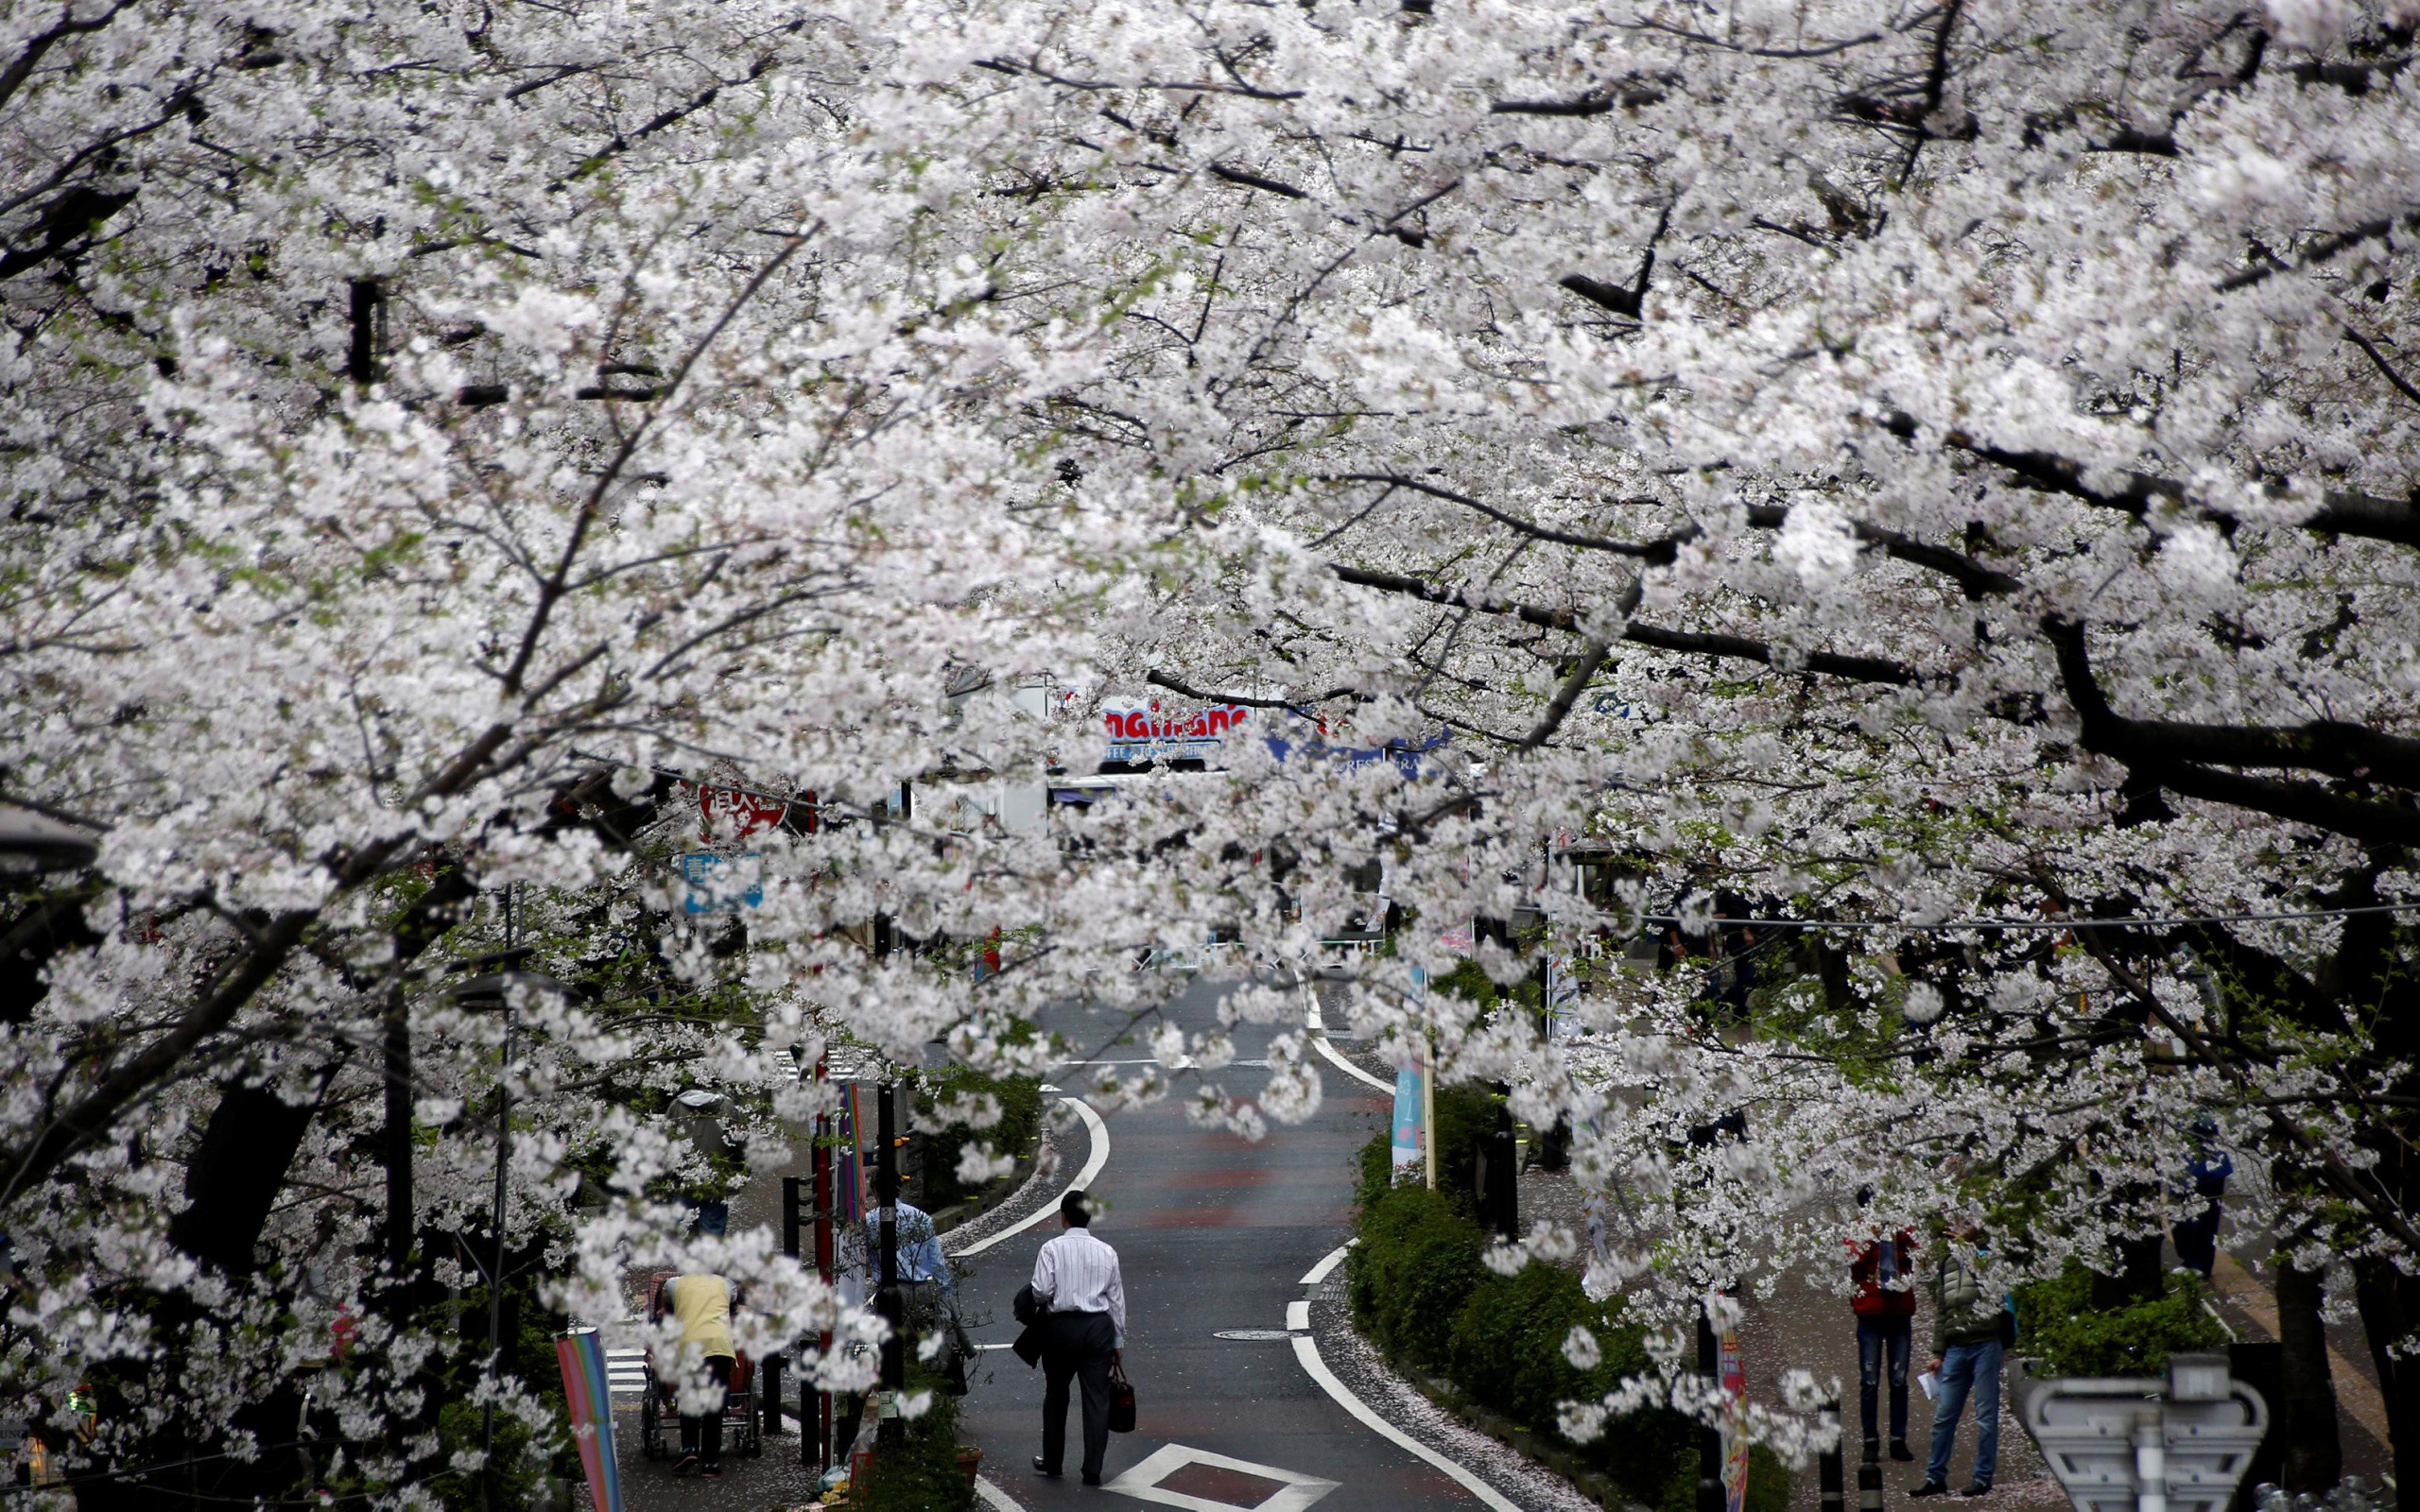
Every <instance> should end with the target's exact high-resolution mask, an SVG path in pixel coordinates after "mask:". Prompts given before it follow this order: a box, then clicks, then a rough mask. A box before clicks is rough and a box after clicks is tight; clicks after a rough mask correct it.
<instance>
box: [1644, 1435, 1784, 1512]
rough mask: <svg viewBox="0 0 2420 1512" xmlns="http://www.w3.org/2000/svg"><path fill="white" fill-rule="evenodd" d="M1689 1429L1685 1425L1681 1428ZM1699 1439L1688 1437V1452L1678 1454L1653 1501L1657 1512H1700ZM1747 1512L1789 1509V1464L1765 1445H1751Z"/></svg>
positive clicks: (1782, 1511)
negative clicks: (1698, 1509)
mask: <svg viewBox="0 0 2420 1512" xmlns="http://www.w3.org/2000/svg"><path fill="white" fill-rule="evenodd" d="M1679 1431H1680V1432H1687V1430H1686V1429H1685V1428H1684V1429H1681V1430H1679ZM1696 1448H1697V1439H1696V1437H1695V1436H1694V1435H1692V1436H1691V1437H1690V1438H1689V1441H1688V1450H1689V1452H1686V1453H1677V1452H1676V1453H1675V1455H1674V1457H1673V1461H1672V1470H1671V1474H1670V1477H1669V1478H1668V1480H1666V1481H1665V1483H1664V1486H1663V1489H1662V1490H1661V1491H1660V1492H1658V1493H1657V1494H1656V1495H1655V1496H1654V1497H1653V1498H1652V1499H1651V1502H1650V1504H1651V1505H1652V1506H1653V1507H1654V1508H1655V1512H1697V1505H1698V1457H1697V1453H1696ZM1746 1503H1747V1512H1789V1467H1788V1466H1786V1465H1784V1464H1783V1463H1782V1462H1781V1456H1780V1455H1778V1454H1776V1453H1774V1452H1772V1450H1770V1449H1767V1448H1766V1447H1765V1446H1764V1445H1762V1444H1751V1445H1749V1446H1748V1494H1747V1497H1746Z"/></svg>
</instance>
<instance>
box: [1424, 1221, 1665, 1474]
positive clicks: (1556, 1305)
mask: <svg viewBox="0 0 2420 1512" xmlns="http://www.w3.org/2000/svg"><path fill="white" fill-rule="evenodd" d="M1574 1326H1582V1327H1585V1328H1586V1329H1587V1330H1588V1331H1589V1332H1591V1333H1593V1334H1595V1335H1596V1336H1597V1344H1598V1348H1599V1351H1600V1353H1601V1354H1602V1358H1601V1359H1600V1360H1599V1362H1598V1364H1597V1366H1596V1367H1595V1368H1593V1369H1589V1370H1581V1369H1577V1368H1575V1367H1574V1366H1572V1364H1571V1362H1570V1361H1569V1360H1568V1359H1566V1358H1564V1352H1563V1344H1564V1339H1566V1338H1568V1337H1569V1336H1570V1334H1571V1331H1572V1329H1573V1327H1574ZM1448 1359H1449V1366H1450V1373H1451V1376H1452V1379H1453V1381H1454V1383H1455V1384H1456V1385H1458V1386H1460V1387H1461V1389H1462V1390H1463V1391H1465V1392H1467V1393H1468V1394H1469V1395H1470V1396H1471V1397H1472V1398H1473V1399H1474V1400H1478V1401H1483V1402H1485V1403H1487V1404H1488V1405H1489V1406H1490V1407H1491V1408H1493V1409H1494V1410H1495V1411H1497V1412H1500V1413H1502V1414H1504V1415H1505V1416H1506V1417H1511V1418H1513V1420H1514V1421H1516V1422H1519V1423H1521V1424H1523V1425H1525V1426H1527V1427H1530V1428H1535V1429H1540V1430H1544V1431H1547V1432H1555V1431H1556V1430H1555V1425H1556V1421H1557V1418H1558V1417H1559V1416H1560V1413H1561V1407H1562V1404H1563V1403H1564V1402H1565V1401H1575V1400H1576V1401H1588V1400H1596V1399H1598V1398H1600V1397H1602V1396H1604V1395H1605V1394H1606V1393H1607V1392H1609V1391H1612V1390H1613V1389H1614V1388H1615V1387H1616V1386H1617V1385H1619V1384H1620V1383H1622V1381H1623V1380H1624V1379H1626V1378H1628V1377H1631V1376H1635V1375H1641V1374H1644V1373H1646V1372H1647V1371H1648V1370H1649V1369H1650V1368H1651V1366H1650V1365H1649V1362H1648V1358H1647V1349H1646V1347H1645V1344H1644V1342H1643V1339H1642V1335H1641V1332H1640V1331H1639V1330H1638V1329H1637V1328H1635V1327H1634V1326H1632V1325H1630V1324H1628V1323H1626V1322H1624V1321H1622V1319H1621V1316H1620V1309H1619V1304H1615V1305H1614V1306H1613V1307H1610V1308H1609V1307H1607V1306H1605V1305H1604V1304H1601V1303H1598V1302H1592V1301H1590V1300H1589V1299H1588V1297H1587V1294H1586V1293H1584V1292H1582V1290H1581V1288H1580V1278H1579V1277H1577V1276H1575V1275H1573V1274H1572V1273H1571V1272H1569V1271H1566V1270H1562V1269H1559V1268H1557V1267H1555V1266H1551V1265H1542V1264H1530V1265H1529V1266H1526V1267H1524V1268H1523V1269H1522V1270H1521V1271H1520V1272H1519V1273H1518V1274H1516V1275H1513V1276H1497V1275H1495V1274H1494V1273H1493V1272H1491V1273H1489V1274H1488V1276H1487V1277H1486V1279H1485V1280H1482V1281H1481V1282H1480V1283H1479V1285H1478V1288H1477V1289H1476V1290H1474V1291H1473V1292H1472V1293H1471V1295H1470V1299H1469V1300H1468V1301H1466V1302H1464V1303H1463V1304H1462V1307H1461V1313H1460V1314H1458V1315H1457V1316H1456V1317H1455V1319H1454V1330H1453V1334H1452V1337H1451V1340H1450V1343H1449V1345H1448ZM1693 1442H1694V1440H1693V1439H1692V1438H1691V1437H1690V1435H1689V1429H1688V1424H1687V1423H1686V1421H1685V1420H1684V1419H1683V1418H1682V1417H1680V1416H1679V1415H1678V1414H1676V1413H1671V1412H1666V1411H1661V1410H1658V1411H1651V1412H1641V1413H1633V1414H1632V1415H1630V1416H1629V1417H1618V1418H1615V1419H1613V1420H1612V1421H1610V1422H1608V1423H1606V1424H1605V1431H1604V1433H1603V1435H1601V1436H1599V1437H1598V1438H1597V1439H1595V1440H1593V1441H1592V1442H1589V1443H1587V1444H1579V1445H1574V1446H1572V1447H1573V1448H1574V1450H1575V1451H1576V1452H1578V1453H1579V1454H1580V1456H1581V1457H1582V1459H1584V1460H1585V1461H1586V1462H1587V1463H1589V1464H1590V1465H1593V1466H1594V1467H1596V1468H1597V1469H1600V1470H1602V1471H1604V1472H1605V1473H1606V1474H1608V1475H1611V1476H1612V1477H1613V1478H1614V1480H1615V1481H1616V1483H1617V1484H1619V1485H1620V1486H1621V1487H1622V1489H1623V1491H1624V1492H1625V1493H1626V1494H1628V1495H1630V1496H1632V1497H1634V1498H1638V1499H1641V1500H1645V1501H1650V1502H1652V1501H1654V1500H1656V1499H1657V1498H1658V1497H1659V1496H1660V1495H1661V1494H1662V1492H1663V1489H1664V1487H1665V1486H1666V1485H1667V1483H1668V1482H1669V1481H1670V1480H1671V1478H1672V1477H1673V1475H1674V1474H1676V1473H1678V1471H1679V1470H1680V1469H1681V1467H1682V1463H1683V1461H1684V1460H1685V1458H1686V1452H1687V1450H1688V1448H1689V1446H1690V1445H1691V1444H1692V1443H1693ZM1690 1469H1691V1473H1692V1474H1694V1466H1693V1465H1692V1466H1691V1467H1690Z"/></svg>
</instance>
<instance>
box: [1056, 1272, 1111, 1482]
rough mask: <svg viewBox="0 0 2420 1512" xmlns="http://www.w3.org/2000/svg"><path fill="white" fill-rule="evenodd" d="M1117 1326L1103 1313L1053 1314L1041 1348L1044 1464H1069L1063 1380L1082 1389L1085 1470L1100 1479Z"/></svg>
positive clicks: (1107, 1435)
mask: <svg viewBox="0 0 2420 1512" xmlns="http://www.w3.org/2000/svg"><path fill="white" fill-rule="evenodd" d="M1116 1346H1117V1330H1116V1328H1115V1326H1114V1325H1113V1324H1111V1322H1110V1321H1109V1314H1106V1313H1053V1314H1050V1334H1049V1338H1048V1340H1047V1342H1046V1343H1045V1345H1044V1346H1043V1350H1042V1379H1043V1386H1042V1463H1043V1464H1044V1465H1046V1466H1047V1467H1048V1468H1050V1469H1053V1470H1056V1469H1060V1468H1061V1467H1062V1466H1063V1465H1065V1464H1066V1463H1067V1384H1068V1383H1069V1382H1071V1381H1072V1382H1075V1383H1079V1384H1080V1385H1081V1386H1082V1387H1083V1392H1084V1467H1083V1469H1084V1473H1085V1474H1086V1475H1090V1476H1093V1477H1096V1478H1098V1476H1099V1475H1100V1462H1101V1460H1102V1458H1103V1457H1104V1456H1106V1455H1107V1454H1108V1452H1109V1364H1110V1355H1111V1353H1112V1352H1113V1351H1114V1350H1115V1349H1116Z"/></svg>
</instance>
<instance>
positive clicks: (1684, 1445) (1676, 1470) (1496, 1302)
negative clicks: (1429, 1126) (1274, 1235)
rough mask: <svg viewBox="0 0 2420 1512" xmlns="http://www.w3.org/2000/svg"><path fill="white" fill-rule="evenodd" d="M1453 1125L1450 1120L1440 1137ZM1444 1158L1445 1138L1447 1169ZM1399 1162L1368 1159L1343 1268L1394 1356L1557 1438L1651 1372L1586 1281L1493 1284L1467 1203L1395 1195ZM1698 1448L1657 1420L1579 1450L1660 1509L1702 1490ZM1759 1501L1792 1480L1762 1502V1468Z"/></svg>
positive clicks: (1407, 1192)
mask: <svg viewBox="0 0 2420 1512" xmlns="http://www.w3.org/2000/svg"><path fill="white" fill-rule="evenodd" d="M1485 1111H1486V1118H1485V1121H1484V1123H1483V1124H1480V1125H1478V1126H1479V1127H1481V1128H1492V1127H1493V1126H1494V1119H1495V1115H1494V1108H1493V1104H1492V1100H1491V1101H1490V1103H1489V1105H1488V1106H1487V1108H1486V1109H1485ZM1447 1127H1448V1125H1446V1123H1445V1121H1444V1119H1443V1116H1441V1117H1440V1118H1439V1120H1438V1128H1439V1132H1440V1134H1441V1135H1442V1134H1443V1133H1444V1132H1445V1131H1446V1129H1447ZM1446 1147H1447V1146H1446V1143H1445V1141H1444V1140H1443V1139H1441V1140H1440V1142H1439V1150H1438V1157H1439V1163H1440V1164H1441V1165H1443V1163H1444V1156H1445V1149H1446ZM1389 1161H1390V1155H1389V1140H1388V1136H1387V1135H1385V1134H1381V1135H1379V1136H1377V1137H1376V1138H1375V1139H1374V1140H1372V1141H1371V1142H1370V1143H1368V1144H1367V1145H1365V1146H1364V1147H1363V1149H1362V1151H1361V1155H1360V1174H1361V1180H1360V1183H1359V1186H1360V1191H1361V1209H1360V1212H1359V1215H1358V1219H1357V1230H1358V1232H1359V1235H1360V1240H1361V1242H1360V1243H1359V1244H1358V1245H1357V1246H1354V1248H1353V1250H1352V1254H1351V1260H1350V1263H1349V1265H1348V1268H1347V1270H1346V1287H1347V1295H1348V1297H1350V1299H1351V1301H1352V1305H1353V1314H1354V1318H1355V1320H1356V1322H1357V1324H1358V1325H1359V1327H1360V1328H1361V1330H1362V1332H1364V1333H1365V1334H1367V1335H1368V1336H1369V1337H1370V1338H1371V1339H1372V1340H1373V1341H1374V1343H1376V1345H1377V1346H1378V1348H1379V1349H1381V1350H1382V1351H1384V1352H1385V1353H1386V1354H1387V1356H1388V1357H1389V1358H1391V1359H1393V1360H1396V1361H1398V1362H1401V1363H1403V1364H1406V1365H1409V1366H1414V1367H1416V1368H1418V1369H1421V1370H1425V1371H1428V1372H1430V1373H1433V1374H1438V1375H1443V1376H1444V1377H1445V1378H1446V1379H1447V1380H1449V1381H1451V1382H1453V1383H1454V1384H1455V1385H1456V1386H1457V1387H1458V1388H1460V1389H1461V1391H1462V1392H1463V1393H1464V1394H1465V1395H1467V1396H1468V1397H1470V1398H1471V1399H1472V1400H1476V1401H1480V1402H1484V1403H1485V1404H1486V1405H1487V1406H1488V1407H1489V1408H1490V1409H1491V1410H1493V1411H1495V1412H1498V1413H1501V1414H1503V1415H1504V1416H1505V1417H1510V1418H1512V1419H1513V1420H1514V1421H1516V1422H1518V1423H1520V1424H1521V1425H1522V1426H1524V1427H1527V1428H1530V1429H1533V1430H1537V1431H1539V1432H1542V1433H1546V1434H1550V1435H1552V1434H1555V1433H1556V1427H1555V1425H1556V1419H1557V1417H1558V1408H1559V1405H1560V1403H1562V1402H1564V1401H1565V1400H1594V1399H1596V1398H1599V1397H1602V1396H1603V1395H1604V1394H1605V1393H1607V1392H1609V1391H1611V1390H1613V1389H1614V1388H1615V1387H1616V1385H1617V1384H1619V1383H1620V1382H1621V1381H1622V1380H1623V1379H1624V1378H1626V1377H1629V1376H1633V1375H1637V1374H1641V1373H1643V1372H1645V1371H1646V1370H1647V1369H1648V1368H1649V1362H1648V1358H1647V1351H1646V1349H1645V1347H1644V1344H1643V1342H1642V1334H1641V1331H1640V1330H1639V1329H1637V1328H1635V1327H1634V1326H1632V1325H1631V1324H1629V1323H1626V1322H1624V1321H1623V1320H1622V1319H1621V1317H1620V1315H1619V1307H1618V1304H1616V1305H1615V1306H1613V1307H1611V1308H1609V1307H1607V1306H1605V1305H1603V1304H1600V1303H1596V1302H1591V1301H1590V1300H1588V1298H1587V1296H1586V1295H1585V1294H1584V1293H1583V1292H1582V1290H1581V1287H1580V1278H1579V1277H1578V1276H1577V1275H1574V1274H1573V1273H1572V1272H1570V1271H1567V1270H1564V1269H1562V1268H1560V1267H1557V1266H1552V1265H1544V1264H1531V1265H1530V1266H1528V1267H1526V1268H1524V1269H1523V1270H1522V1271H1521V1272H1520V1273H1519V1274H1517V1275H1513V1276H1498V1275H1496V1274H1495V1272H1494V1271H1491V1270H1489V1269H1488V1268H1487V1266H1486V1265H1485V1264H1484V1263H1482V1262H1481V1261H1480V1259H1479V1256H1480V1255H1481V1254H1482V1253H1483V1252H1484V1250H1485V1248H1486V1246H1487V1243H1488V1236H1487V1234H1486V1232H1485V1231H1484V1230H1483V1229H1480V1227H1479V1225H1478V1222H1477V1221H1476V1220H1475V1219H1474V1218H1473V1217H1472V1215H1471V1208H1470V1203H1469V1199H1468V1198H1467V1197H1466V1196H1465V1195H1464V1194H1462V1192H1461V1191H1448V1190H1439V1191H1434V1192H1432V1191H1429V1190H1428V1189H1427V1188H1426V1186H1402V1187H1393V1186H1390V1185H1389V1184H1388V1182H1387V1177H1388V1174H1389ZM1575 1324H1581V1325H1585V1326H1586V1327H1587V1328H1588V1330H1589V1331H1590V1332H1593V1333H1594V1334H1596V1336H1597V1341H1598V1345H1599V1349H1600V1351H1601V1353H1602V1356H1603V1358H1602V1359H1601V1360H1600V1361H1599V1363H1598V1365H1597V1366H1596V1368H1594V1369H1592V1370H1585V1371H1583V1370H1579V1369H1575V1368H1574V1367H1573V1366H1572V1365H1571V1363H1570V1362H1569V1361H1568V1360H1566V1359H1565V1358H1564V1353H1563V1345H1564V1339H1565V1338H1567V1337H1568V1336H1569V1335H1570V1332H1571V1330H1572V1327H1573V1326H1574V1325H1575ZM1695 1442H1696V1441H1695V1439H1694V1437H1693V1436H1692V1435H1691V1433H1690V1431H1689V1426H1688V1424H1687V1422H1686V1420H1685V1419H1684V1418H1683V1417H1680V1416H1679V1415H1678V1414H1675V1413H1671V1412H1666V1411H1661V1410H1658V1411H1652V1412H1644V1413H1637V1414H1634V1415H1633V1416H1631V1417H1626V1418H1621V1419H1617V1420H1616V1421H1614V1422H1612V1423H1609V1424H1607V1425H1606V1431H1605V1433H1604V1435H1602V1436H1600V1437H1599V1438H1598V1439H1597V1440H1595V1441H1594V1442H1592V1443H1589V1444H1579V1445H1572V1446H1570V1447H1571V1449H1572V1452H1574V1453H1575V1454H1577V1455H1578V1456H1579V1457H1580V1458H1581V1459H1582V1461H1583V1462H1585V1463H1586V1464H1588V1465H1589V1466H1591V1467H1592V1468H1594V1469H1599V1470H1601V1471H1603V1472H1604V1473H1605V1474H1606V1475H1608V1476H1609V1477H1611V1478H1612V1479H1613V1481H1614V1482H1615V1483H1616V1485H1617V1486H1620V1487H1621V1488H1622V1490H1623V1492H1624V1493H1625V1494H1626V1495H1629V1496H1632V1497H1634V1498H1636V1499H1637V1500H1639V1501H1642V1502H1646V1503H1650V1504H1651V1505H1654V1504H1658V1503H1662V1502H1663V1500H1664V1499H1665V1495H1666V1492H1667V1490H1668V1487H1669V1486H1670V1485H1671V1484H1672V1483H1673V1482H1674V1481H1675V1480H1678V1481H1680V1482H1681V1483H1683V1484H1684V1486H1693V1485H1694V1479H1693V1477H1694V1475H1695V1473H1696V1464H1695V1459H1694V1456H1693V1454H1692V1452H1691V1451H1692V1450H1693V1448H1694V1446H1695ZM1768 1457H1770V1456H1768ZM1773 1469H1775V1470H1778V1469H1779V1464H1778V1462H1777V1461H1776V1462H1774V1464H1773ZM1750 1490H1751V1493H1752V1494H1751V1500H1750V1505H1751V1507H1753V1508H1754V1509H1755V1512H1782V1508H1783V1507H1784V1506H1786V1505H1787V1503H1788V1483H1787V1479H1786V1477H1785V1479H1784V1482H1783V1490H1782V1494H1781V1496H1780V1497H1779V1498H1776V1499H1772V1500H1759V1499H1758V1498H1757V1496H1756V1494H1755V1493H1756V1491H1757V1480H1756V1476H1755V1467H1754V1465H1753V1464H1752V1466H1751V1473H1750Z"/></svg>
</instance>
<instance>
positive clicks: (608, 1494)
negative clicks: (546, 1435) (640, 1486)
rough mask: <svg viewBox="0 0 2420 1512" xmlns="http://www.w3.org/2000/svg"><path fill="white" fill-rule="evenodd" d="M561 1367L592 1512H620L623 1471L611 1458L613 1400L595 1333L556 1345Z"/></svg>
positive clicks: (574, 1334)
mask: <svg viewBox="0 0 2420 1512" xmlns="http://www.w3.org/2000/svg"><path fill="white" fill-rule="evenodd" d="M555 1358H556V1359H557V1360H559V1361H560V1362H562V1367H563V1400H564V1402H565V1403H566V1404H567V1405H568V1406H569V1407H570V1409H571V1436H572V1438H573V1440H574V1441H575V1442H577V1443H578V1444H579V1465H580V1469H583V1470H585V1471H586V1472H587V1474H588V1494H589V1497H590V1498H591V1499H592V1500H593V1501H594V1502H595V1503H596V1512H622V1469H621V1465H620V1463H619V1462H618V1461H616V1460H615V1459H614V1396H613V1388H612V1387H611V1386H610V1385H608V1384H607V1382H606V1376H605V1347H604V1345H603V1344H602V1343H600V1342H599V1341H598V1339H597V1336H596V1330H595V1329H574V1330H572V1331H571V1332H569V1333H566V1334H564V1335H563V1336H562V1338H560V1339H557V1340H556V1341H555Z"/></svg>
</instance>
